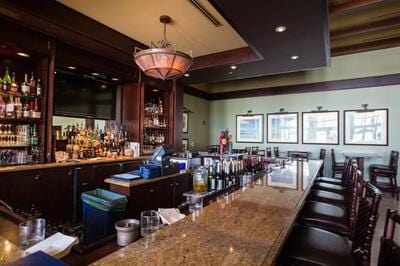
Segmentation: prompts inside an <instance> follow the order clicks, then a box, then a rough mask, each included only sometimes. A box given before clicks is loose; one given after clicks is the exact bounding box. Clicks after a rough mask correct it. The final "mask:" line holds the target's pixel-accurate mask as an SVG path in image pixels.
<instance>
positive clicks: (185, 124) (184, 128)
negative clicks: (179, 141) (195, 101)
mask: <svg viewBox="0 0 400 266" xmlns="http://www.w3.org/2000/svg"><path fill="white" fill-rule="evenodd" d="M182 124H183V125H182V133H188V131H189V113H187V112H183V119H182Z"/></svg>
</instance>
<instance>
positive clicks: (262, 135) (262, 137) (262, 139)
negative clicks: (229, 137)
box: [235, 113, 264, 143]
mask: <svg viewBox="0 0 400 266" xmlns="http://www.w3.org/2000/svg"><path fill="white" fill-rule="evenodd" d="M257 115H261V117H262V120H261V121H262V128H261V130H262V132H261V141H238V136H239V134H238V125H237V122H238V117H239V116H257ZM235 132H236V143H264V114H253V113H249V114H241V115H240V114H239V115H236V130H235Z"/></svg>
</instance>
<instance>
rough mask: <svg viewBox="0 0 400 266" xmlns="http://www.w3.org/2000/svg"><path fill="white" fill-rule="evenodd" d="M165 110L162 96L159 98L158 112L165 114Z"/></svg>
mask: <svg viewBox="0 0 400 266" xmlns="http://www.w3.org/2000/svg"><path fill="white" fill-rule="evenodd" d="M163 112H164V110H163V104H162V100H161V98H158V113H159V114H163Z"/></svg>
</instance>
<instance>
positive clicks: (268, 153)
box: [266, 147, 272, 157]
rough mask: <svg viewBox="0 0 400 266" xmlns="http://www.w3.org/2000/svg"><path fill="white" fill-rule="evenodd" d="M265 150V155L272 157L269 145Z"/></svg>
mask: <svg viewBox="0 0 400 266" xmlns="http://www.w3.org/2000/svg"><path fill="white" fill-rule="evenodd" d="M266 151H267V157H272V151H271V147H267V148H266Z"/></svg>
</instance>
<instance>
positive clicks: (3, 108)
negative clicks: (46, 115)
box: [0, 95, 42, 119]
mask: <svg viewBox="0 0 400 266" xmlns="http://www.w3.org/2000/svg"><path fill="white" fill-rule="evenodd" d="M41 115H42V113H41V111H40V107H39V99H38V97H25V100H24V103H22V98H20V97H15V98H14V96H13V95H10V97H9V98H8V99H6V100H4V99H3V97H0V118H10V119H12V118H17V119H28V118H36V119H39V118H40V117H41Z"/></svg>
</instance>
